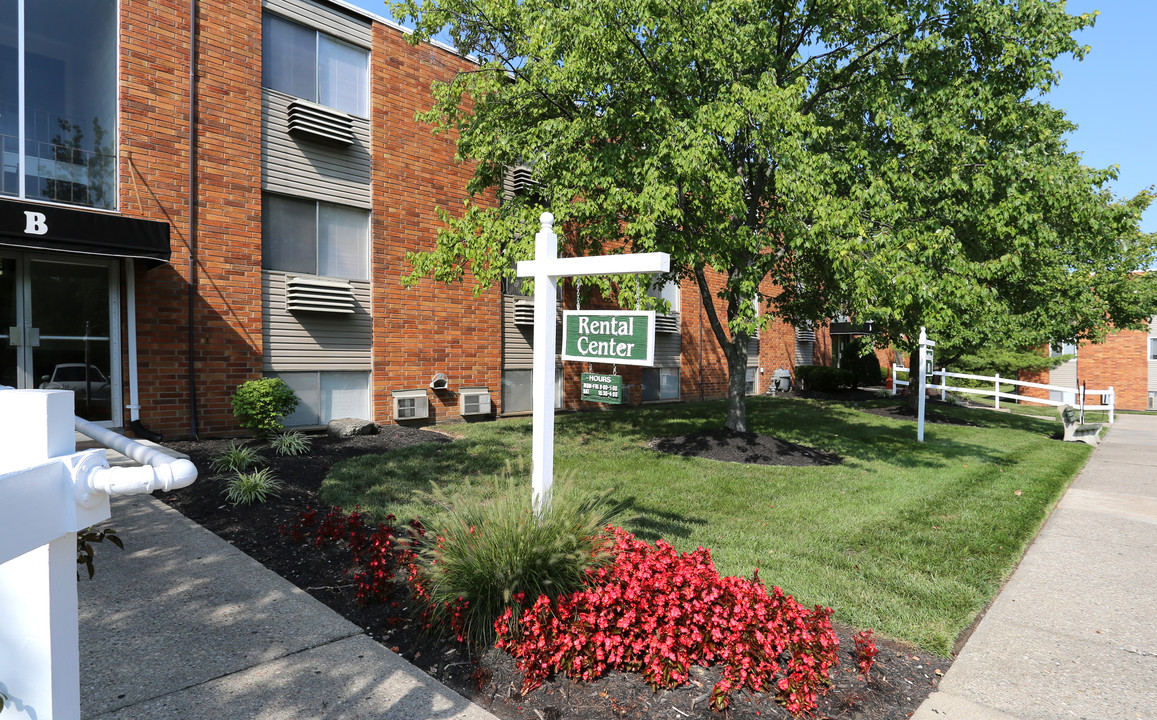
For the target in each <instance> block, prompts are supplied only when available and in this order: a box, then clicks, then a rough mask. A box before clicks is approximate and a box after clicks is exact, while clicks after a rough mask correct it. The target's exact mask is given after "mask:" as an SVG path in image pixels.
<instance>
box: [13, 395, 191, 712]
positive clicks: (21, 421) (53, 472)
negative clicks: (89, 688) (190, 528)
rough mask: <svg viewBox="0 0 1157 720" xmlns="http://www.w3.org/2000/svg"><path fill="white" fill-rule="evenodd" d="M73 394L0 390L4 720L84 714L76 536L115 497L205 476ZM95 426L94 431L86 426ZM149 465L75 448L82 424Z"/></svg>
mask: <svg viewBox="0 0 1157 720" xmlns="http://www.w3.org/2000/svg"><path fill="white" fill-rule="evenodd" d="M73 412H74V409H73V394H72V391H71V390H13V389H11V388H4V387H0V691H3V692H4V694H5V695H6V696H7V697H8V701H7V703H5V706H4V710H3V711H2V712H0V717H2V718H8V717H22V718H23V717H27V718H36V720H75V718H78V717H80V642H79V636H78V633H79V631H78V624H77V608H76V602H77V600H76V533H77V531H79V530H83V529H84V528H87V527H89V526H91V525H95V524H97V523H99V522H102V521H104V520H107V519H108V518H109V516H110V515H111V512H110V510H109V497H110V496H115V495H131V494H136V493H148V492H152V491H153V490H174V489H176V488H179V487H185V486H186V485H188V484H189V483H191V482H193V481H194V480H196V479H197V468H196V466H194V465H193V464H192V463H191V462H189V461H188V460H183V459H181V460H174V459H173V458H171V457H169V456H168V455H165V454H164V453H161V452H159V451H156V450H153V449H149V448H145V447H144V446H141V445H139V444H137V443H135V442H133V441H132V440H129V439H128V438H125V437H122V436H120V435H117V434H116V433H114V432H112V431H110V430H107V429H105V428H101V427H98V426H94V425H92V423H89V422H86V421H83V420H81V419H79V418H77V417H75V416H74V415H73ZM86 428H87V429H86ZM77 429H81V430H82V431H83V432H84V433H85V434H87V435H89V436H90V437H93V438H97V437H98V436H99V437H100V441H101V442H103V443H105V444H106V445H113V444H115V445H116V447H117V449H118V450H120V451H121V452H123V453H124V454H126V455H128V456H129V457H132V458H133V459H134V460H137V461H138V462H147V463H148V467H144V466H142V467H134V468H116V469H112V468H109V466H108V460H107V458H106V457H105V451H104V450H88V451H85V452H79V453H78V452H75V451H76V430H77Z"/></svg>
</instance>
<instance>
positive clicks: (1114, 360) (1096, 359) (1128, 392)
mask: <svg viewBox="0 0 1157 720" xmlns="http://www.w3.org/2000/svg"><path fill="white" fill-rule="evenodd" d="M1148 338H1149V333H1147V332H1144V331H1138V330H1122V331H1120V332H1117V333H1113V334H1112V335H1109V336H1108V337H1107V338H1105V342H1103V343H1100V344H1096V345H1094V344H1090V343H1081V345H1080V346H1079V347H1078V348H1077V383H1078V385H1079V384H1080V383H1082V382H1083V383H1085V387H1087V388H1088V389H1089V390H1105V389H1108V388H1109V387H1112V388H1113V389H1114V390H1115V391H1116V395H1117V408H1118V409H1120V410H1145V409H1146V408H1147V407H1148V383H1149V355H1148V351H1149V349H1148V342H1149V340H1148ZM1021 379H1022V380H1027V381H1029V382H1039V383H1045V384H1048V383H1049V373H1048V371H1045V372H1043V373H1034V374H1030V373H1022V374H1021ZM1022 394H1024V395H1027V396H1029V397H1039V398H1047V397H1048V396H1049V392H1048V390H1038V389H1036V388H1024V389H1023V390H1022ZM1087 402H1091V403H1093V404H1096V403H1099V402H1100V398H1099V397H1094V398H1093V399H1092V400H1090V401H1087Z"/></svg>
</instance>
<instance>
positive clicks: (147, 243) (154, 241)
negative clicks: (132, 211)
mask: <svg viewBox="0 0 1157 720" xmlns="http://www.w3.org/2000/svg"><path fill="white" fill-rule="evenodd" d="M0 245H7V246H9V247H18V248H25V249H33V250H52V251H55V252H67V253H79V254H82V255H103V256H105V257H121V258H136V259H140V260H147V261H150V267H152V266H155V265H159V264H161V263H167V262H168V261H169V256H170V250H169V224H168V223H166V222H156V221H154V220H138V219H136V218H128V217H124V216H123V215H110V214H108V213H100V212H88V211H85V210H73V209H69V208H62V207H59V206H56V205H37V204H35V203H27V202H18V201H15V200H0Z"/></svg>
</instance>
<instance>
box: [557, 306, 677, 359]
mask: <svg viewBox="0 0 1157 720" xmlns="http://www.w3.org/2000/svg"><path fill="white" fill-rule="evenodd" d="M562 359H563V360H575V361H578V362H600V363H614V364H617V365H652V364H654V359H655V313H654V312H653V311H649V310H597V311H586V310H566V311H564V312H563V314H562Z"/></svg>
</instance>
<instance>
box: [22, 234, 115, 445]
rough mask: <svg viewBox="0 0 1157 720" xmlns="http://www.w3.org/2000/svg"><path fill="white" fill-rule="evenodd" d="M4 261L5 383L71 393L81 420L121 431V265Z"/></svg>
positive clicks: (27, 259)
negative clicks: (118, 410)
mask: <svg viewBox="0 0 1157 720" xmlns="http://www.w3.org/2000/svg"><path fill="white" fill-rule="evenodd" d="M2 261H3V266H2V267H3V270H4V273H3V275H0V320H3V322H4V326H3V330H2V331H3V332H4V335H5V336H4V338H3V340H5V341H6V342H4V343H3V345H4V349H3V351H2V352H3V354H2V355H0V363H2V365H0V383H3V384H5V385H13V386H15V387H20V388H41V389H49V390H71V391H72V392H73V393H74V396H75V398H76V414H77V415H78V416H80V417H82V418H84V419H86V420H91V421H93V422H99V423H103V424H114V423H113V420H114V419H116V420H119V419H120V418H119V416H117V415H114V412H113V409H114V408H116V407H118V406H119V398H120V350H119V341H118V336H117V332H116V328H117V325H116V320H117V318H118V316H119V309H118V302H117V298H118V297H119V292H118V290H117V287H116V274H115V269H116V266H115V264H114V261H102V260H87V259H86V260H61V259H55V258H49V257H41V256H24V257H20V256H17V257H15V258H7V257H5V258H2ZM9 270H11V272H9ZM8 380H15V382H9V381H8ZM117 424H119V423H117Z"/></svg>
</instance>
